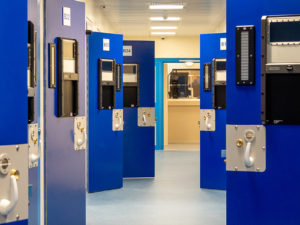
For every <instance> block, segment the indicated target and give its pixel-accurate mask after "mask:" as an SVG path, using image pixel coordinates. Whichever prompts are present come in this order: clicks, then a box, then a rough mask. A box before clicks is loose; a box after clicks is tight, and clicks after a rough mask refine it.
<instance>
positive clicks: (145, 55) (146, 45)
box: [123, 41, 155, 177]
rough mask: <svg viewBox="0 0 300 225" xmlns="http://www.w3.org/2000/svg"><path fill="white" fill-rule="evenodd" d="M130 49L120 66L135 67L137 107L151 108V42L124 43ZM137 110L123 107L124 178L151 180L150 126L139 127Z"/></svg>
mask: <svg viewBox="0 0 300 225" xmlns="http://www.w3.org/2000/svg"><path fill="white" fill-rule="evenodd" d="M124 46H132V56H124V63H137V64H138V65H139V72H140V73H139V97H140V99H139V107H154V76H155V74H154V51H155V43H154V42H153V41H124ZM137 111H138V108H128V107H126V108H124V138H123V140H124V173H123V174H124V177H154V176H155V155H154V153H155V152H154V127H139V126H138V122H137V117H138V115H137Z"/></svg>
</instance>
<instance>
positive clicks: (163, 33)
mask: <svg viewBox="0 0 300 225" xmlns="http://www.w3.org/2000/svg"><path fill="white" fill-rule="evenodd" d="M151 34H152V35H175V34H176V32H152V33H151Z"/></svg>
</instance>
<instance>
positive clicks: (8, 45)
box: [0, 1, 28, 225]
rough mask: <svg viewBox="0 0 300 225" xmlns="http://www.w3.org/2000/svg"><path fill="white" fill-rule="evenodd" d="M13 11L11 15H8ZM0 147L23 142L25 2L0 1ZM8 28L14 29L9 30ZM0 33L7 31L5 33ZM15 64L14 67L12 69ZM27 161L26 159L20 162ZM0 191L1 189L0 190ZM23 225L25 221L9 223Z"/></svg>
mask: <svg viewBox="0 0 300 225" xmlns="http://www.w3.org/2000/svg"><path fill="white" fill-rule="evenodd" d="M11 12H14V16H12V15H11ZM0 27H1V30H2V31H3V33H2V35H0V42H1V43H2V44H1V47H0V49H1V50H0V51H1V54H0V67H1V82H0V91H1V96H2V97H1V104H2V106H3V107H2V108H1V110H0V116H1V118H2V122H1V129H2V132H1V135H0V146H1V145H16V144H26V143H27V136H28V130H27V123H28V111H27V110H28V109H27V107H28V106H27V62H28V61H27V58H28V55H27V54H28V52H27V39H28V34H27V31H28V29H27V27H28V26H27V1H21V2H18V4H16V3H15V2H13V1H1V2H0ZM12 27H14V28H17V29H12ZM4 31H9V32H7V33H5V32H4ZM16 64H17V66H16ZM24 160H26V161H27V159H24ZM0 189H1V188H0ZM10 224H11V225H26V224H28V221H27V220H24V221H18V222H14V223H10Z"/></svg>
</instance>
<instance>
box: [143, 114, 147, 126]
mask: <svg viewBox="0 0 300 225" xmlns="http://www.w3.org/2000/svg"><path fill="white" fill-rule="evenodd" d="M143 124H144V125H146V124H147V118H146V113H143Z"/></svg>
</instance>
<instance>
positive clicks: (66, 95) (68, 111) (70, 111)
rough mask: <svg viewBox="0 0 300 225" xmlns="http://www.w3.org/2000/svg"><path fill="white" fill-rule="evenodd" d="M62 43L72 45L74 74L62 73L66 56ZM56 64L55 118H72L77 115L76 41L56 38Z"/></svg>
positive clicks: (77, 75) (77, 76)
mask: <svg viewBox="0 0 300 225" xmlns="http://www.w3.org/2000/svg"><path fill="white" fill-rule="evenodd" d="M64 41H73V42H74V43H73V44H72V60H75V65H74V67H75V68H74V70H75V71H74V72H65V71H64V66H65V65H64V60H66V59H67V58H68V57H69V56H68V57H67V58H66V54H69V53H70V52H64V45H66V42H65V43H64ZM57 64H58V94H57V106H58V107H57V108H58V110H57V116H58V117H74V116H77V115H78V110H79V109H78V86H79V74H78V71H79V70H78V66H79V65H78V41H77V40H75V39H68V38H57Z"/></svg>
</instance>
